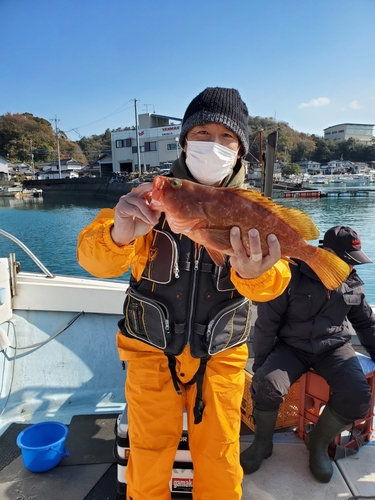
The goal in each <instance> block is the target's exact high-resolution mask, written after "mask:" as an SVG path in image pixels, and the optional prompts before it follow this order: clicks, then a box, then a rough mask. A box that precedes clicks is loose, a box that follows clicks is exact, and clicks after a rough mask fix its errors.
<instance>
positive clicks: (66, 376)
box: [0, 229, 375, 500]
mask: <svg viewBox="0 0 375 500" xmlns="http://www.w3.org/2000/svg"><path fill="white" fill-rule="evenodd" d="M0 237H1V238H8V239H10V240H11V241H13V242H14V243H15V244H16V245H17V246H18V247H19V248H20V249H21V250H22V251H23V252H26V254H27V255H28V256H29V257H30V258H31V259H32V260H33V261H34V263H35V264H36V265H37V266H38V268H39V272H36V273H30V272H24V271H22V270H21V269H20V267H19V264H18V263H17V260H16V256H15V254H11V255H10V256H5V255H3V256H1V258H0V325H1V328H0V373H1V377H0V417H1V418H0V449H1V450H2V453H0V498H1V500H16V499H21V498H23V499H26V498H31V496H30V495H32V498H33V499H34V500H42V499H47V500H63V499H69V500H104V499H106V500H120V499H123V498H124V496H123V493H124V484H125V483H124V476H123V472H122V471H123V466H122V465H120V464H119V462H118V454H117V455H116V453H115V454H113V450H114V449H115V450H117V449H118V446H117V447H116V442H115V438H116V436H118V435H119V431H118V430H117V433H116V435H115V431H114V429H115V427H116V425H117V423H118V420H119V419H120V421H121V419H122V418H123V417H121V416H123V412H124V409H125V408H126V399H125V395H124V382H125V378H126V370H124V368H126V367H125V366H123V364H122V363H121V362H120V361H119V359H118V354H117V350H116V346H115V333H116V330H117V322H118V320H119V319H120V318H121V316H122V307H123V301H124V297H125V290H126V288H127V283H125V282H124V281H119V280H102V279H96V278H82V277H68V276H63V275H57V274H54V273H53V272H51V271H50V270H49V269H47V268H46V267H45V266H44V265H43V263H41V262H40V261H39V260H38V258H37V257H36V256H35V255H34V254H33V253H32V251H31V250H30V249H29V248H27V247H26V246H25V245H24V244H23V243H22V242H21V241H19V240H18V239H17V238H15V237H14V236H12V235H11V234H9V233H7V232H5V231H3V230H1V229H0ZM253 314H254V318H255V317H256V307H253ZM353 344H356V345H357V347H358V349H359V343H358V340H357V339H356V337H355V336H353ZM249 351H250V358H249V362H248V370H249V371H250V370H251V364H252V357H251V356H252V354H251V353H252V349H251V343H250V344H249ZM245 400H246V395H245V394H244V401H245ZM300 404H301V399H300ZM50 421H57V422H60V423H63V424H65V425H67V426H68V428H69V434H68V438H67V441H66V448H67V450H68V452H69V456H64V457H63V458H62V460H61V462H60V463H59V465H58V466H57V467H55V468H54V469H52V470H50V471H48V472H43V473H33V472H30V471H29V470H27V469H26V468H25V466H24V464H23V460H22V456H21V450H20V449H19V447H18V446H17V445H16V440H17V437H18V436H19V435H20V433H21V432H22V431H23V430H24V429H25V428H27V426H29V425H30V424H36V423H42V422H50ZM373 427H374V426H373V424H372V429H373ZM297 430H298V429H297V424H296V423H295V424H294V425H293V426H289V427H284V428H279V429H278V430H277V431H276V432H275V438H274V442H275V445H274V453H273V455H272V457H270V458H269V459H268V460H265V462H264V464H262V467H261V468H260V469H259V471H257V472H256V473H254V474H251V475H247V476H245V477H244V480H243V496H242V499H243V500H250V499H251V500H254V499H256V500H300V499H302V498H309V499H315V500H333V499H337V500H339V499H349V498H356V495H357V496H358V495H367V496H366V498H374V497H369V496H368V495H375V469H374V463H375V441H370V442H368V443H367V444H366V445H365V446H362V447H361V448H360V450H359V452H358V453H356V454H354V455H352V456H349V455H348V456H346V457H344V458H341V459H340V460H337V461H335V462H334V475H333V478H332V480H331V482H330V483H329V485H327V484H321V483H318V482H317V481H316V480H315V479H314V477H313V476H312V475H311V473H310V471H309V466H308V453H307V450H306V447H305V444H304V442H303V440H302V439H300V438H299V437H298V432H297ZM369 433H370V431H368V432H367V434H366V437H367V438H369V437H370V436H369ZM360 439H363V436H362V438H361V436H360V437H359V438H358V443H360ZM252 440H253V432H252V431H251V429H250V428H249V426H247V425H245V423H244V422H243V424H242V432H241V437H240V445H241V449H242V450H244V449H245V448H246V447H248V446H249V445H250V444H251V442H252ZM120 449H122V448H121V446H120ZM4 451H5V452H4ZM176 470H177V469H176ZM183 470H184V469H181V464H180V467H179V469H178V470H177V472H176V471H175V470H174V474H184V473H186V471H185V472H181V471H183ZM186 470H188V467H186ZM189 474H191V470H190V469H189ZM181 477H185V479H184V480H176V481H175V482H174V483H173V484H176V485H179V487H181V485H182V484H187V483H189V484H191V483H193V479H191V478H188V479H186V475H185V476H181ZM207 480H211V478H208V479H207ZM62 485H63V486H62ZM177 493H178V495H177ZM181 496H182V497H183V498H190V495H189V494H188V491H187V490H186V491H182V492H181V491H176V492H175V493H173V494H172V498H173V499H175V498H177V497H178V498H181ZM358 498H363V496H362V497H358Z"/></svg>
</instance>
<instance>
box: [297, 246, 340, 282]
mask: <svg viewBox="0 0 375 500" xmlns="http://www.w3.org/2000/svg"><path fill="white" fill-rule="evenodd" d="M315 250H316V251H315V252H314V255H313V256H312V257H311V258H309V259H306V261H305V262H306V263H307V264H308V265H309V266H310V267H311V269H312V270H313V271H314V272H315V274H316V275H317V276H318V277H319V279H320V281H321V282H322V283H323V285H324V286H325V287H326V288H328V290H335V288H337V287H339V286H340V285H341V284H342V283H343V282H344V281H345V280H346V278H347V277H348V276H349V273H350V268H349V266H348V264H347V263H346V262H344V261H343V260H342V259H340V257H337V255H334V254H333V253H331V252H328V251H327V250H324V249H323V248H319V247H316V248H315Z"/></svg>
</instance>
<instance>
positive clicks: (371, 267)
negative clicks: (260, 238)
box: [0, 191, 375, 305]
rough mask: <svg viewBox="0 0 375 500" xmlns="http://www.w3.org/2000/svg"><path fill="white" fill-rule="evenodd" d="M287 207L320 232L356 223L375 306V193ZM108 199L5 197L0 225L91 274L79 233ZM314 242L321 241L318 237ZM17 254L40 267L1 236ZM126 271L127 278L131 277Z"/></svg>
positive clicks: (60, 270)
mask: <svg viewBox="0 0 375 500" xmlns="http://www.w3.org/2000/svg"><path fill="white" fill-rule="evenodd" d="M275 201H276V202H277V203H279V204H282V205H283V206H286V207H292V208H297V209H300V210H303V211H304V212H306V213H307V214H309V215H310V216H311V218H312V219H313V220H314V222H315V223H316V225H317V226H318V228H319V230H320V231H321V234H323V233H324V232H325V231H326V230H327V229H328V228H330V227H331V226H335V225H339V224H342V225H349V226H352V227H354V228H355V229H356V230H357V231H358V233H359V234H360V236H361V239H362V248H363V249H364V251H365V252H366V253H367V254H368V255H369V257H370V258H371V259H372V260H373V261H374V263H373V264H366V265H363V266H358V268H357V270H358V273H359V275H360V276H361V278H362V279H363V281H364V282H365V289H366V295H367V298H368V300H369V302H370V303H371V304H373V305H375V191H372V192H370V196H368V197H350V198H341V197H338V198H308V199H303V198H296V199H293V198H289V199H283V198H277V199H275ZM105 206H112V204H111V203H110V204H108V202H106V201H100V200H89V201H87V200H84V201H82V200H81V201H80V200H77V199H76V198H72V199H68V200H67V199H54V201H51V200H50V199H49V198H30V199H15V198H0V228H1V229H3V230H4V231H7V232H9V233H11V234H12V235H13V236H15V237H16V238H18V239H19V240H21V241H22V243H24V244H25V245H26V246H27V247H28V248H29V249H30V250H31V251H32V252H33V253H34V254H35V255H36V256H37V257H38V259H39V260H40V261H41V262H42V263H43V264H44V265H45V266H46V267H47V269H48V270H49V271H51V272H52V273H55V274H65V275H70V276H89V274H88V273H87V272H86V271H85V270H84V269H82V268H81V267H80V266H79V264H78V263H77V260H76V253H75V252H76V244H77V236H78V233H79V232H80V230H81V229H82V228H83V227H85V226H86V225H87V224H88V223H89V222H90V221H92V219H93V218H94V217H95V215H96V214H97V213H98V211H99V210H100V208H103V207H105ZM311 243H313V244H317V243H318V241H317V240H316V241H312V242H311ZM10 252H14V253H15V254H16V258H17V260H18V261H19V262H20V263H21V269H22V270H24V271H31V272H37V271H39V269H38V268H37V266H36V265H35V264H34V263H33V262H32V261H31V260H30V258H29V257H28V256H27V255H26V254H25V253H24V252H23V251H22V250H21V249H20V248H19V247H18V246H17V245H16V244H15V243H13V242H11V241H9V240H8V239H6V238H4V237H3V236H2V235H0V256H1V257H4V256H7V255H8V254H9V253H10ZM127 278H128V276H127V275H125V276H124V277H123V279H127Z"/></svg>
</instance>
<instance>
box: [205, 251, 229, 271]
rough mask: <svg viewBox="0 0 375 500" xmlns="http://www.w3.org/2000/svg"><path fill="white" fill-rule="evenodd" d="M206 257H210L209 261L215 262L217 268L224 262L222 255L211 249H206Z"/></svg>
mask: <svg viewBox="0 0 375 500" xmlns="http://www.w3.org/2000/svg"><path fill="white" fill-rule="evenodd" d="M205 248H206V250H207V253H208V255H209V256H210V257H211V259H212V260H213V261H214V262H215V264H216V265H217V266H222V265H223V264H224V262H225V259H224V255H223V254H222V253H220V252H219V251H218V250H214V249H213V248H207V247H205Z"/></svg>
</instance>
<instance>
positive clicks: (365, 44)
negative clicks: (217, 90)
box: [0, 0, 375, 140]
mask: <svg viewBox="0 0 375 500" xmlns="http://www.w3.org/2000/svg"><path fill="white" fill-rule="evenodd" d="M0 20H1V28H0V46H1V47H2V50H1V66H0V67H1V70H2V71H1V77H0V115H2V114H4V113H6V112H11V113H24V112H29V113H32V114H33V115H34V116H38V117H42V118H45V119H47V120H49V119H52V118H55V116H57V118H58V119H59V120H60V121H59V123H58V126H59V128H60V129H61V130H64V131H66V132H67V133H68V136H69V137H70V138H71V139H73V140H78V139H79V137H80V135H81V136H90V135H92V134H102V133H103V132H104V131H105V130H106V129H107V128H110V129H116V128H118V127H125V126H132V125H134V124H135V119H134V99H135V98H136V99H138V103H137V105H138V112H139V113H142V112H147V111H149V112H152V111H155V112H156V113H159V114H163V115H169V116H175V117H182V116H183V113H184V111H185V109H186V107H187V105H188V104H189V102H190V101H191V99H192V98H193V97H195V96H196V95H197V94H198V93H199V92H201V91H202V90H203V89H204V88H206V87H211V86H222V87H234V88H237V89H238V90H239V91H240V93H241V95H242V98H243V99H244V101H245V102H246V103H247V105H248V108H249V113H250V115H252V116H262V117H272V118H276V120H282V121H285V122H288V123H289V125H290V126H291V127H293V128H294V129H295V130H297V131H299V132H305V133H309V134H313V133H315V134H318V135H323V129H324V128H326V127H328V126H331V125H336V124H339V123H347V122H351V123H367V124H373V123H375V35H374V22H375V0H284V1H281V0H267V1H261V0H231V1H223V0H205V1H203V0H200V1H198V0H185V1H179V0H174V1H172V0H137V1H136V2H133V1H130V0H59V1H56V0H33V1H30V0H0ZM73 129H75V130H73Z"/></svg>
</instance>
